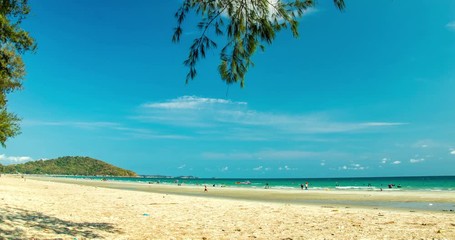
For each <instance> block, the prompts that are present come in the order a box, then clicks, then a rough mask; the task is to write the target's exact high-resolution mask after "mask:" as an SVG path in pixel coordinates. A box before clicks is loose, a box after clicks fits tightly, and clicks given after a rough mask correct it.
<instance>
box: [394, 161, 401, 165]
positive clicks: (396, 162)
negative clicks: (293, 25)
mask: <svg viewBox="0 0 455 240" xmlns="http://www.w3.org/2000/svg"><path fill="white" fill-rule="evenodd" d="M400 163H401V161H394V162H392V164H394V165H398V164H400Z"/></svg>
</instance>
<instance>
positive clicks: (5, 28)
mask: <svg viewBox="0 0 455 240" xmlns="http://www.w3.org/2000/svg"><path fill="white" fill-rule="evenodd" d="M29 12H30V8H29V6H28V4H27V0H0V144H1V145H2V146H3V147H5V142H6V140H7V139H8V138H11V137H14V136H16V135H17V134H19V133H20V127H19V121H20V119H19V118H18V117H17V116H16V115H15V114H13V113H10V112H8V109H7V102H8V100H7V98H6V96H7V94H9V93H11V92H13V91H15V90H19V89H21V88H22V81H23V79H24V77H25V65H24V63H23V61H22V57H21V55H22V54H24V53H25V52H27V51H34V50H35V49H36V44H35V42H34V40H33V38H32V37H30V35H29V34H28V32H26V31H25V30H23V29H22V28H21V26H20V25H21V23H22V21H23V20H24V19H25V17H26V16H27V14H28V13H29Z"/></svg>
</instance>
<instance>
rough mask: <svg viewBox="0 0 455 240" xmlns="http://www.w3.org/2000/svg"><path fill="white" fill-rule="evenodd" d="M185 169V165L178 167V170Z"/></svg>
mask: <svg viewBox="0 0 455 240" xmlns="http://www.w3.org/2000/svg"><path fill="white" fill-rule="evenodd" d="M185 167H186V164H182V165H180V166H179V167H178V169H184V168H185Z"/></svg>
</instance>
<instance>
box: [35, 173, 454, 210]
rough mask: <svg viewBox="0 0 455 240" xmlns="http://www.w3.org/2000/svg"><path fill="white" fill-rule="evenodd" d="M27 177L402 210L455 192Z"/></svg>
mask: <svg viewBox="0 0 455 240" xmlns="http://www.w3.org/2000/svg"><path fill="white" fill-rule="evenodd" d="M27 177H28V178H29V179H35V180H40V181H51V182H59V183H67V184H77V185H85V186H91V187H103V188H110V189H119V190H130V191H140V192H151V193H160V194H173V195H182V196H193V197H204V198H219V199H234V200H247V201H258V202H275V203H288V204H299V205H317V206H321V205H334V206H338V207H346V208H349V207H361V208H373V209H378V208H381V209H397V210H404V211H413V210H423V211H436V212H439V211H444V212H454V211H455V192H451V191H447V192H446V191H435V192H433V191H431V192H428V191H412V190H408V191H356V190H333V189H326V190H296V189H273V188H271V189H262V188H237V187H212V186H207V187H208V191H207V192H205V191H204V186H196V185H181V186H178V185H170V184H156V183H154V184H147V183H139V182H122V181H99V180H89V179H76V178H60V177H49V176H36V175H35V176H27Z"/></svg>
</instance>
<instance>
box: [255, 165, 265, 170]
mask: <svg viewBox="0 0 455 240" xmlns="http://www.w3.org/2000/svg"><path fill="white" fill-rule="evenodd" d="M263 168H264V167H263V166H258V167H255V168H253V171H261V170H262V169H263Z"/></svg>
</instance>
